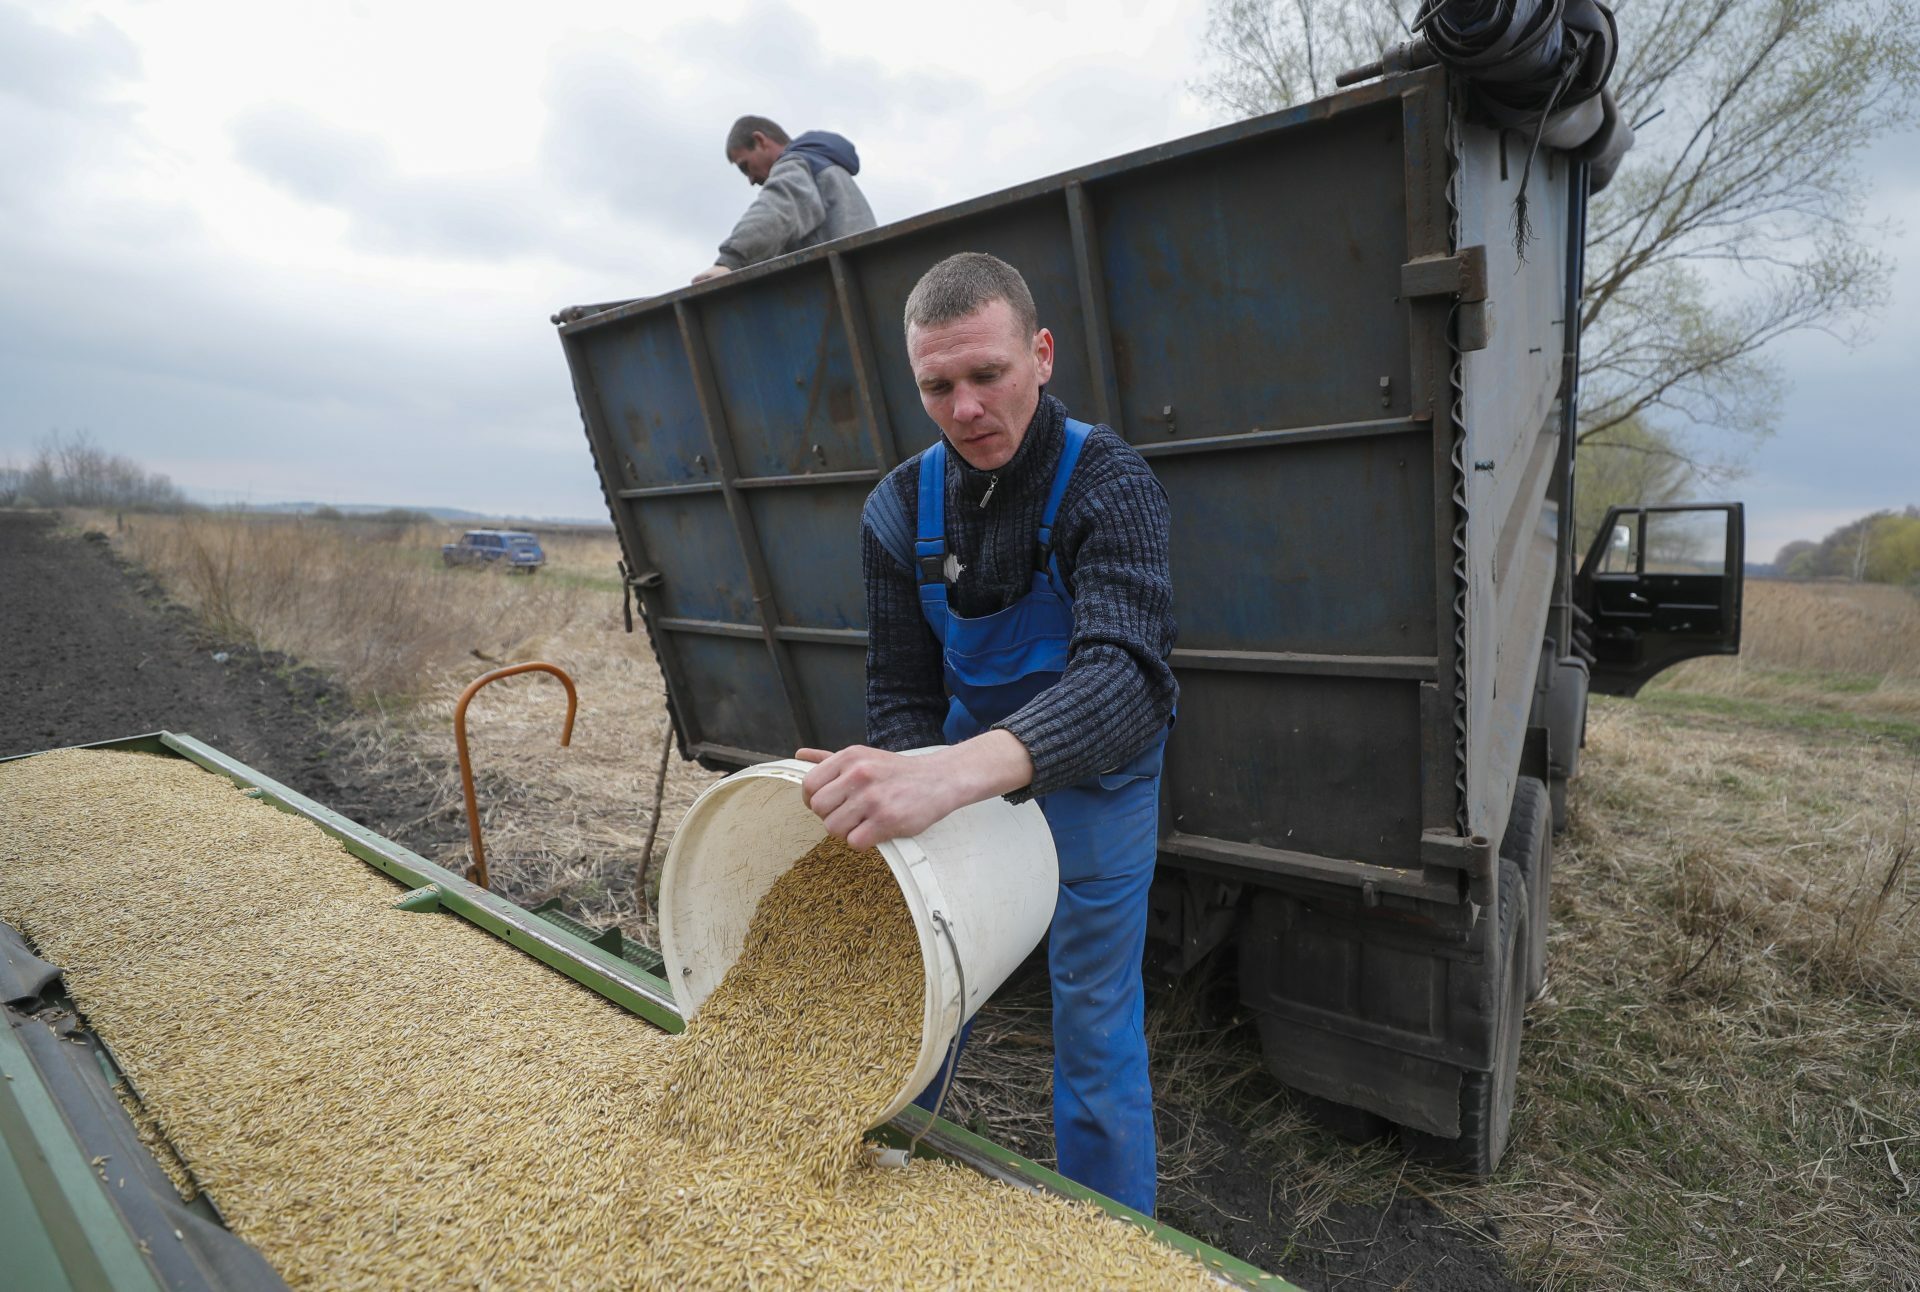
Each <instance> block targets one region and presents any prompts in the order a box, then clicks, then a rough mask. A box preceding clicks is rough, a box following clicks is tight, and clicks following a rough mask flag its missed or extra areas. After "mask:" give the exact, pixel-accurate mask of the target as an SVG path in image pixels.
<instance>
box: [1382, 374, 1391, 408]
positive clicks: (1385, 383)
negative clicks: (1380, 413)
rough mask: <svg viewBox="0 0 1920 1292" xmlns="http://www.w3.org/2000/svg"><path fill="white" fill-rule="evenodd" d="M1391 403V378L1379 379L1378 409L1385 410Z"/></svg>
mask: <svg viewBox="0 0 1920 1292" xmlns="http://www.w3.org/2000/svg"><path fill="white" fill-rule="evenodd" d="M1392 402H1393V378H1392V377H1382V378H1380V407H1382V408H1385V407H1386V406H1387V405H1389V404H1391V403H1392Z"/></svg>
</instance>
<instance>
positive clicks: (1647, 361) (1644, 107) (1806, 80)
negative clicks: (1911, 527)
mask: <svg viewBox="0 0 1920 1292" xmlns="http://www.w3.org/2000/svg"><path fill="white" fill-rule="evenodd" d="M1413 12H1414V7H1413V6H1411V5H1406V4H1396V3H1394V2H1393V0H1214V4H1213V8H1212V12H1211V15H1210V19H1209V23H1208V28H1207V34H1206V37H1205V46H1206V49H1207V51H1208V56H1209V68H1208V71H1207V74H1206V75H1205V76H1204V77H1203V78H1202V79H1201V80H1200V81H1198V82H1196V83H1195V85H1194V87H1193V88H1194V90H1195V92H1196V93H1198V94H1199V95H1200V96H1201V97H1202V98H1203V99H1205V100H1206V101H1208V102H1210V103H1211V104H1213V105H1214V106H1215V107H1216V108H1218V109H1220V110H1221V111H1222V112H1223V113H1226V114H1232V115H1247V114H1252V113H1256V112H1264V111H1271V110H1273V109H1275V108H1279V107H1282V106H1285V105H1286V104H1288V103H1292V102H1296V101H1298V100H1300V99H1303V98H1307V97H1311V96H1313V95H1317V94H1323V93H1326V92H1327V91H1328V90H1329V89H1330V88H1331V81H1332V77H1333V76H1334V75H1335V74H1336V73H1337V72H1338V71H1340V70H1341V69H1342V68H1344V67H1347V66H1352V65H1356V64H1359V63H1364V62H1368V61H1371V60H1372V59H1375V58H1377V57H1379V55H1380V52H1381V51H1382V50H1383V49H1385V48H1386V46H1388V45H1390V44H1393V43H1396V42H1398V41H1401V40H1404V39H1406V38H1407V37H1406V29H1407V26H1408V24H1409V23H1410V21H1411V18H1412V15H1413ZM1618 18H1619V22H1620V45H1621V54H1620V61H1619V64H1618V65H1617V67H1616V68H1615V71H1614V75H1613V81H1612V88H1613V91H1614V95H1615V97H1616V99H1617V100H1618V102H1619V104H1620V107H1621V110H1622V112H1623V114H1624V115H1625V116H1626V118H1627V119H1628V120H1629V121H1631V122H1634V123H1636V124H1637V126H1638V129H1639V139H1638V144H1637V146H1636V147H1635V149H1634V150H1633V151H1632V152H1630V153H1629V154H1628V155H1627V158H1626V161H1625V163H1624V164H1623V165H1622V166H1621V168H1620V171H1619V173H1618V174H1617V175H1616V176H1615V177H1614V180H1613V183H1612V184H1611V185H1610V186H1609V187H1608V188H1607V189H1605V190H1604V191H1603V192H1601V193H1599V194H1596V195H1595V197H1594V201H1593V206H1592V209H1591V211H1590V213H1589V219H1588V250H1587V280H1586V286H1585V302H1584V309H1583V313H1582V319H1581V322H1582V325H1583V326H1584V327H1585V329H1586V333H1585V339H1584V343H1583V344H1584V378H1583V387H1582V394H1581V427H1580V436H1581V439H1582V441H1583V443H1589V444H1594V445H1599V444H1603V443H1609V442H1610V441H1609V438H1608V437H1609V433H1610V432H1612V431H1614V430H1615V429H1616V428H1618V427H1621V426H1623V425H1626V424H1628V423H1633V424H1635V425H1636V427H1637V430H1636V432H1635V438H1636V440H1644V439H1645V437H1646V436H1648V435H1651V436H1652V437H1654V440H1656V441H1657V442H1658V443H1659V444H1660V445H1661V446H1662V447H1664V448H1665V449H1666V450H1667V451H1669V452H1672V453H1675V454H1677V455H1678V456H1679V457H1681V458H1682V459H1684V461H1685V462H1686V463H1687V464H1688V465H1690V466H1691V467H1692V468H1693V469H1694V470H1695V471H1696V472H1698V473H1700V474H1702V475H1705V476H1707V477H1709V478H1713V477H1726V476H1730V475H1733V474H1737V472H1738V470H1739V469H1740V467H1741V465H1742V463H1743V461H1744V459H1745V456H1746V454H1747V452H1748V451H1750V449H1751V447H1752V446H1753V445H1754V444H1755V443H1757V441H1758V440H1759V439H1760V438H1763V437H1764V436H1766V435H1768V434H1770V433H1771V431H1772V429H1773V426H1774V423H1775V421H1776V419H1777V417H1778V414H1779V404H1780V397H1781V394H1782V387H1781V383H1780V381H1779V378H1778V377H1777V375H1776V374H1775V373H1774V372H1773V370H1772V369H1771V368H1770V367H1769V366H1768V365H1767V364H1766V362H1765V361H1764V358H1763V355H1762V352H1763V351H1764V349H1765V348H1766V347H1767V346H1768V345H1769V344H1770V343H1772V342H1773V341H1775V340H1777V339H1778V338H1780V337H1782V336H1785V335H1787V334H1788V333H1791V332H1797V331H1803V330H1807V329H1819V330H1823V331H1826V332H1829V333H1832V334H1834V335H1835V336H1838V337H1840V338H1841V339H1842V340H1845V341H1848V342H1853V341H1857V340H1859V339H1861V338H1862V337H1863V335H1864V326H1865V323H1866V321H1867V319H1868V318H1869V317H1870V315H1871V314H1872V313H1873V311H1874V310H1876V309H1877V308H1879V307H1880V306H1882V305H1883V304H1884V303H1885V301H1886V298H1887V286H1888V281H1889V279H1890V277H1891V273H1892V264H1891V262H1890V260H1889V259H1888V258H1887V256H1886V255H1885V254H1884V253H1883V252H1882V251H1881V250H1880V249H1879V248H1880V245H1881V240H1882V236H1883V234H1884V232H1885V231H1884V230H1883V229H1880V228H1877V227H1874V226H1870V225H1865V224H1863V221H1862V217H1863V212H1864V209H1865V203H1866V195H1867V179H1866V176H1865V175H1864V174H1863V173H1862V170H1861V167H1860V165H1859V162H1860V157H1861V153H1862V151H1863V150H1864V149H1865V148H1866V146H1867V145H1868V144H1869V143H1871V142H1872V141H1873V140H1874V139H1876V138H1878V137H1880V136H1882V135H1884V134H1886V133H1888V132H1890V131H1893V130H1896V129H1899V128H1900V127H1902V126H1905V125H1907V124H1910V123H1911V122H1913V121H1914V120H1915V119H1916V113H1915V93H1916V91H1920V35H1917V34H1916V26H1915V20H1916V18H1920V7H1916V5H1915V4H1914V3H1912V0H1828V2H1820V0H1643V2H1641V3H1622V4H1620V5H1619V6H1618ZM1701 431H1707V432H1712V433H1713V434H1710V435H1708V436H1707V437H1705V438H1703V437H1702V436H1701V435H1700V434H1699V432H1701ZM1615 438H1617V437H1615ZM1636 451H1638V450H1636Z"/></svg>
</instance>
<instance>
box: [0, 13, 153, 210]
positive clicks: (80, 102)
mask: <svg viewBox="0 0 1920 1292" xmlns="http://www.w3.org/2000/svg"><path fill="white" fill-rule="evenodd" d="M139 71H140V57H139V53H138V51H137V50H136V49H135V48H134V45H133V42H132V41H131V40H129V39H128V38H127V36H126V34H125V33H123V32H122V31H121V30H120V29H119V28H117V27H115V26H114V25H113V24H111V23H109V22H107V21H106V20H105V19H102V18H95V19H94V20H93V21H92V22H90V23H89V24H87V25H86V26H85V27H83V28H81V29H80V30H78V31H76V32H71V33H69V32H63V31H60V30H58V29H56V28H53V27H47V26H43V25H42V24H40V23H38V22H35V21H34V20H33V19H32V18H30V17H28V16H27V15H26V14H25V13H24V12H23V11H21V10H19V9H17V8H14V7H12V6H8V5H0V213H4V214H5V215H6V217H7V219H8V221H9V222H18V221H20V220H23V219H28V218H33V217H35V216H36V215H38V214H41V213H45V212H46V211H48V210H49V209H50V208H51V207H53V206H54V205H55V202H54V196H55V194H57V193H58V192H59V191H60V190H61V189H63V188H64V187H65V186H66V185H67V184H68V183H70V182H71V181H72V179H73V177H74V175H75V173H76V172H78V171H79V170H80V169H81V168H82V167H83V166H85V165H86V164H87V163H88V161H89V159H93V158H97V157H98V156H99V155H100V152H101V149H102V146H103V145H110V144H111V142H112V140H113V138H114V137H115V136H117V135H119V134H120V133H122V132H123V131H124V130H125V128H126V125H127V122H128V121H129V119H130V117H131V112H130V109H129V107H128V105H127V104H126V103H125V102H124V101H123V100H122V97H121V95H122V92H123V91H124V90H125V89H126V88H127V86H128V85H129V83H130V82H131V81H132V79H133V78H134V77H136V76H137V75H138V74H139Z"/></svg>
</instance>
